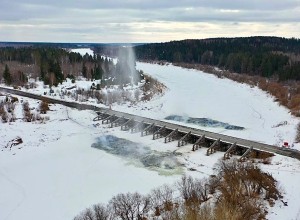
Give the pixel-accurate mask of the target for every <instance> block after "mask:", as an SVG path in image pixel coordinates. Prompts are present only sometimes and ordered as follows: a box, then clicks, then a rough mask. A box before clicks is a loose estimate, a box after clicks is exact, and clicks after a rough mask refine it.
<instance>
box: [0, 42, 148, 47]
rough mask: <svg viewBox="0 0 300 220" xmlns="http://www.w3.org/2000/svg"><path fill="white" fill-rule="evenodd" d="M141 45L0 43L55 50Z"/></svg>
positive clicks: (7, 45)
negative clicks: (52, 48) (53, 48)
mask: <svg viewBox="0 0 300 220" xmlns="http://www.w3.org/2000/svg"><path fill="white" fill-rule="evenodd" d="M138 45H143V43H59V42H57V43H53V42H0V47H14V48H19V47H55V48H96V47H116V46H117V47H123V46H138Z"/></svg>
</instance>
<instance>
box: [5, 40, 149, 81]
mask: <svg viewBox="0 0 300 220" xmlns="http://www.w3.org/2000/svg"><path fill="white" fill-rule="evenodd" d="M127 56H129V52H128V51H126V50H125V49H124V50H123V52H122V57H120V58H119V59H118V62H117V64H116V65H115V64H114V63H113V61H112V60H111V59H109V58H107V57H103V56H100V55H94V56H91V55H88V54H85V55H84V56H81V55H80V54H79V53H74V52H71V51H69V50H67V49H62V48H57V47H53V46H52V47H47V46H44V47H41V46H32V47H18V48H16V47H3V48H0V70H2V71H1V72H0V76H1V74H2V77H1V78H3V79H4V82H5V83H6V84H8V85H24V84H25V83H26V82H27V80H28V78H29V77H31V78H37V77H38V78H39V79H40V80H42V81H44V83H45V85H50V86H56V85H58V84H59V83H61V82H62V81H63V80H64V79H66V78H71V79H73V80H75V78H76V77H78V76H83V77H85V78H87V79H91V80H94V79H95V80H98V79H102V80H101V86H105V85H112V84H114V85H122V84H128V83H137V82H138V81H140V80H141V79H142V77H143V75H142V73H141V72H139V71H137V70H136V69H135V63H130V62H131V61H128V59H127ZM129 70H130V71H131V74H128V71H129Z"/></svg>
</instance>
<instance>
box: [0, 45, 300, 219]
mask: <svg viewBox="0 0 300 220" xmlns="http://www.w3.org/2000/svg"><path fill="white" fill-rule="evenodd" d="M77 52H82V51H80V50H79V51H77ZM85 52H86V50H85V51H83V52H82V53H85ZM137 69H142V70H143V71H144V72H146V73H148V74H150V75H152V76H154V77H155V78H157V79H158V80H159V81H161V82H163V83H164V84H165V85H166V86H167V87H168V90H167V91H166V92H165V95H164V96H162V97H156V98H154V99H153V100H152V101H150V102H147V103H139V104H138V105H137V106H132V105H129V104H126V105H124V104H123V105H117V104H115V105H113V106H112V108H113V109H116V110H120V111H125V112H129V113H135V114H138V115H142V116H147V117H151V118H155V119H161V120H163V119H164V118H165V117H167V116H169V115H179V116H184V117H193V118H209V119H213V120H217V121H220V122H224V123H228V124H232V125H236V126H241V127H244V128H245V129H244V130H228V129H224V128H223V127H201V126H198V125H191V124H188V125H189V126H195V127H199V128H202V129H206V130H210V131H214V132H222V133H224V134H227V135H233V136H237V137H242V138H246V139H252V140H257V141H261V142H265V143H269V144H277V145H281V144H282V142H283V141H288V142H289V143H290V144H291V143H293V141H294V137H295V126H296V125H297V123H298V122H299V120H298V119H296V118H294V117H293V116H291V115H290V114H289V112H288V110H287V109H285V108H283V107H281V106H278V104H277V103H275V102H274V101H273V98H272V97H270V96H268V95H267V94H266V93H264V92H262V91H260V90H259V89H257V88H250V87H249V86H247V85H241V84H237V83H235V82H232V81H230V80H226V79H218V78H216V77H215V76H213V75H209V74H205V73H202V72H200V71H196V70H187V69H183V68H179V67H174V66H172V65H168V66H160V65H156V64H147V63H137ZM69 83H70V82H69ZM91 83H92V82H87V81H78V80H77V81H76V84H78V86H81V87H84V86H86V87H89V86H90V84H91ZM63 86H67V85H63ZM48 90H49V89H45V88H43V86H42V85H41V84H39V87H38V88H37V89H35V90H32V92H34V93H37V94H43V92H44V91H48ZM58 90H59V89H58ZM57 98H59V96H57ZM19 99H21V98H19ZM23 99H24V100H25V98H23ZM26 100H29V102H30V106H37V105H38V103H37V101H35V100H30V99H26ZM91 102H93V101H92V100H91ZM50 109H51V111H49V112H48V114H47V115H48V116H49V117H50V120H49V121H47V122H46V123H45V124H41V123H28V122H23V121H21V120H18V121H16V122H13V123H6V124H2V123H0V140H1V142H0V144H1V145H0V149H1V151H0V195H1V196H0V219H1V220H2V219H3V220H18V219H45V220H48V219H49V220H50V219H56V220H65V219H72V218H73V217H74V216H75V215H76V214H78V213H79V212H80V211H81V210H83V209H85V208H86V207H88V206H90V205H92V204H95V203H99V202H107V201H108V200H109V199H110V198H111V197H112V196H113V195H115V194H117V193H119V192H128V191H131V192H134V191H138V192H142V193H147V192H149V190H151V189H152V188H154V187H156V186H160V185H162V184H164V183H174V182H175V181H176V180H177V179H179V178H180V176H181V174H183V173H187V174H190V175H193V176H195V177H198V178H201V177H207V176H208V175H211V174H212V173H213V166H214V164H215V163H216V162H217V161H218V159H219V158H221V157H222V155H223V154H222V153H220V152H217V153H216V154H213V155H211V156H209V157H207V156H205V149H200V150H199V151H197V152H191V145H187V146H185V147H182V148H180V149H178V148H177V147H176V143H175V142H171V143H169V144H164V143H163V140H162V139H159V140H155V141H153V140H152V139H151V136H147V137H140V135H139V134H131V133H129V132H123V131H120V128H113V129H110V128H107V127H106V126H103V125H99V124H97V122H93V121H92V119H93V117H95V113H94V112H91V111H78V110H74V109H70V108H66V107H64V106H60V105H52V106H50ZM16 111H17V112H18V114H19V115H21V114H22V111H21V104H20V103H18V104H17V107H16ZM282 122H286V123H282ZM174 123H184V122H175V121H174ZM280 123H282V124H283V125H282V126H276V125H278V124H280ZM107 135H113V136H115V137H118V138H122V139H126V140H129V141H131V142H134V143H137V144H138V145H140V146H142V147H141V148H142V149H141V151H143V152H146V153H147V152H148V153H149V152H156V153H157V154H160V153H161V154H163V153H168V152H173V151H175V150H177V151H176V152H178V153H179V154H178V155H177V156H176V159H177V160H178V162H179V164H183V166H180V165H178V167H177V168H176V169H171V170H167V169H165V168H162V167H155V168H153V167H152V168H149V167H145V166H144V165H143V164H141V163H140V162H139V161H137V160H134V159H133V158H132V157H128V155H127V156H126V155H116V154H111V153H108V152H106V151H103V150H100V149H97V148H93V147H91V145H92V144H93V143H96V142H97V138H99V137H103V136H107ZM16 136H20V137H22V139H23V142H24V143H23V144H21V145H17V146H15V147H12V149H11V150H9V149H7V148H4V146H5V145H6V144H7V143H8V142H9V141H10V140H11V139H13V138H15V137H16ZM19 148H20V149H19ZM294 148H299V145H297V144H295V145H294ZM145 149H146V150H145ZM180 153H181V154H180ZM139 155H140V154H139ZM163 163H174V161H170V160H169V158H166V159H165V161H163ZM189 168H194V169H196V171H189ZM262 168H263V169H264V170H266V171H268V172H270V173H272V174H273V175H274V177H275V178H276V179H278V181H279V184H280V186H281V187H282V188H283V190H284V191H285V197H284V201H287V202H288V206H284V205H283V203H281V202H280V201H279V202H277V203H276V205H275V206H274V207H273V208H271V209H270V210H269V216H268V217H269V219H278V220H281V219H291V220H292V219H293V220H296V219H300V207H299V205H298V204H299V201H300V200H299V198H300V190H299V189H298V188H299V187H297V183H299V182H300V175H299V174H300V162H299V161H297V160H294V159H291V158H286V157H282V156H278V155H276V156H275V157H274V158H273V160H272V165H262Z"/></svg>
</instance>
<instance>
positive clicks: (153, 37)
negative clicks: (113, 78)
mask: <svg viewBox="0 0 300 220" xmlns="http://www.w3.org/2000/svg"><path fill="white" fill-rule="evenodd" d="M239 36H241V37H245V36H280V37H295V38H300V0H106V1H103V0H51V1H50V0H0V41H21V42H24V41H25V42H26V41H36V42H87V43H134V42H135V43H137V42H140V43H144V42H166V41H171V40H183V39H203V38H212V37H239Z"/></svg>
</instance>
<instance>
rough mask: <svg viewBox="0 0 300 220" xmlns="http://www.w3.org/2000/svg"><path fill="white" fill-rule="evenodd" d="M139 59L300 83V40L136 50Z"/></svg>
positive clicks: (239, 41) (256, 39)
mask: <svg viewBox="0 0 300 220" xmlns="http://www.w3.org/2000/svg"><path fill="white" fill-rule="evenodd" d="M134 48H135V53H136V57H137V59H140V60H151V61H167V62H173V63H196V64H203V65H212V66H216V67H219V68H222V69H226V70H229V71H232V72H236V73H247V74H251V75H260V76H264V77H275V78H276V77H277V78H278V79H279V80H289V79H296V80H300V40H299V39H295V38H291V39H287V38H280V37H240V38H211V39H203V40H182V41H171V42H167V43H152V44H145V45H138V46H135V47H134Z"/></svg>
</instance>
